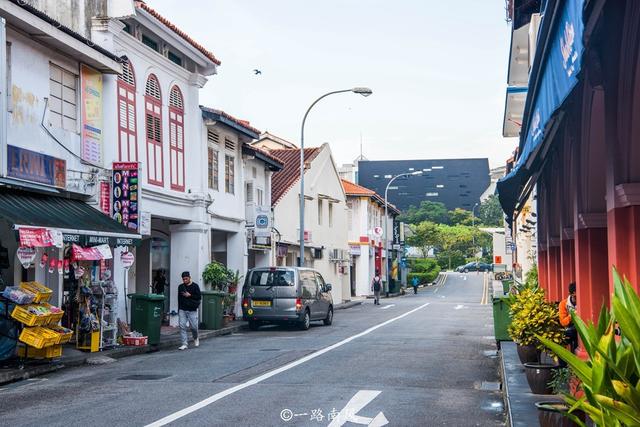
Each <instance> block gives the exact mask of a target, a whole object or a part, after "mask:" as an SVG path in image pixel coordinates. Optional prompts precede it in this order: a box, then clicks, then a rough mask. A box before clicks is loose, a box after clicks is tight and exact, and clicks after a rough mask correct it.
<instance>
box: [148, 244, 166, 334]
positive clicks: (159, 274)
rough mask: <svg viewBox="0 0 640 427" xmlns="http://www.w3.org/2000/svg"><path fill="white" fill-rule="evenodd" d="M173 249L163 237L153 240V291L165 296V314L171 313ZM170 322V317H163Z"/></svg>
mask: <svg viewBox="0 0 640 427" xmlns="http://www.w3.org/2000/svg"><path fill="white" fill-rule="evenodd" d="M170 265H171V247H170V245H169V240H168V239H164V238H162V237H153V238H152V239H151V277H152V283H151V291H152V292H153V293H156V294H160V295H164V308H163V311H164V313H168V311H169V295H171V279H170V277H171V272H170V271H169V266H170ZM163 321H168V316H163Z"/></svg>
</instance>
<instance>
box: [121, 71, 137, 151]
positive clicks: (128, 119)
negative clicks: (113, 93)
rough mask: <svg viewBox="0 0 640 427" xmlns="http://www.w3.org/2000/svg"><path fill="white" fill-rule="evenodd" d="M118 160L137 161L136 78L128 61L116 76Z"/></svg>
mask: <svg viewBox="0 0 640 427" xmlns="http://www.w3.org/2000/svg"><path fill="white" fill-rule="evenodd" d="M117 90H118V160H120V161H121V162H137V161H138V137H137V133H136V78H135V74H134V73H133V67H132V65H131V63H130V62H129V61H126V62H125V63H124V64H122V74H121V75H120V76H118V89H117Z"/></svg>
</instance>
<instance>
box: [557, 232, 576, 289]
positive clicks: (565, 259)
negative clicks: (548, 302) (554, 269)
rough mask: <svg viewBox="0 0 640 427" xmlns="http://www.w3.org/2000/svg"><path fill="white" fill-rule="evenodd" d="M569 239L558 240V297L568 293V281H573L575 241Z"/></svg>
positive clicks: (574, 278)
mask: <svg viewBox="0 0 640 427" xmlns="http://www.w3.org/2000/svg"><path fill="white" fill-rule="evenodd" d="M571 237H572V238H571V239H563V240H562V241H561V242H560V261H561V262H560V288H559V290H560V297H559V299H563V298H566V297H567V295H568V293H569V290H568V288H569V283H571V282H575V280H576V277H575V276H576V274H575V250H574V245H575V242H574V240H573V235H572V236H571Z"/></svg>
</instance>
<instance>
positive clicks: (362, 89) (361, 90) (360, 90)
mask: <svg viewBox="0 0 640 427" xmlns="http://www.w3.org/2000/svg"><path fill="white" fill-rule="evenodd" d="M345 92H353V93H357V94H360V95H362V96H369V95H371V94H372V93H373V91H372V90H371V89H369V88H368V87H354V88H351V89H342V90H334V91H332V92H328V93H325V94H324V95H322V96H321V97H319V98H318V99H316V100H315V101H313V103H312V104H311V105H310V106H309V108H308V109H307V112H306V113H304V117H303V118H302V128H301V130H300V256H299V257H298V267H303V266H304V124H305V122H306V121H307V116H308V115H309V112H310V111H311V109H312V108H313V106H314V105H316V104H317V103H318V102H319V101H320V100H321V99H323V98H326V97H327V96H329V95H334V94H336V93H345Z"/></svg>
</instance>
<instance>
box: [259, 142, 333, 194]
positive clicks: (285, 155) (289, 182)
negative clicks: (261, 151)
mask: <svg viewBox="0 0 640 427" xmlns="http://www.w3.org/2000/svg"><path fill="white" fill-rule="evenodd" d="M320 151H322V148H321V147H316V148H305V149H304V161H305V163H309V162H311V161H313V159H315V158H316V157H317V156H318V154H320ZM269 154H271V155H272V156H274V157H275V158H276V159H278V160H279V161H280V162H282V164H283V165H284V167H283V168H282V170H281V171H280V172H276V173H274V174H273V177H272V178H271V206H275V205H276V204H277V203H278V202H279V201H280V200H281V199H282V197H284V195H285V194H287V192H288V191H289V189H290V188H291V187H293V185H294V184H295V183H296V182H298V180H299V179H300V149H299V148H294V149H287V150H270V151H269Z"/></svg>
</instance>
